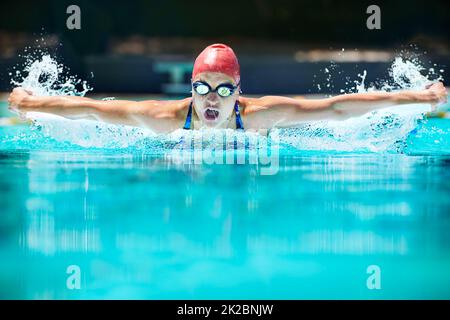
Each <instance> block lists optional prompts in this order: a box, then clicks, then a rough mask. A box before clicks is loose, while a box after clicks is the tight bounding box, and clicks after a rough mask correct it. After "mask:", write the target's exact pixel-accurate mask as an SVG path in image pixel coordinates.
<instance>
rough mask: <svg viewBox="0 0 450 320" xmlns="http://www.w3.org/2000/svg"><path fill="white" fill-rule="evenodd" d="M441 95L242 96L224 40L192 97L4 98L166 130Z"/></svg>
mask: <svg viewBox="0 0 450 320" xmlns="http://www.w3.org/2000/svg"><path fill="white" fill-rule="evenodd" d="M446 99H447V91H446V89H445V87H444V85H443V84H442V83H440V82H438V83H435V84H433V85H431V86H429V87H428V88H427V89H424V90H421V91H398V92H370V93H354V94H345V95H339V96H335V97H331V98H326V99H304V98H289V97H280V96H264V97H260V98H246V97H242V96H240V70H239V63H238V60H237V57H236V55H235V54H234V52H233V50H232V49H231V48H230V47H228V46H226V45H224V44H213V45H210V46H209V47H207V48H206V49H204V50H203V51H202V52H201V53H200V55H199V56H198V57H197V59H196V60H195V64H194V69H193V72H192V97H191V98H186V99H183V100H168V101H157V100H148V101H140V102H136V101H126V100H122V101H121V100H109V101H99V100H93V99H89V98H84V97H75V96H51V97H47V96H45V97H40V96H34V95H33V94H32V92H29V91H27V90H25V89H23V88H15V89H14V90H13V91H12V93H11V94H10V96H9V99H8V101H9V104H10V108H11V109H12V110H17V111H18V112H22V113H26V112H29V111H37V112H47V113H53V114H56V115H60V116H63V117H66V118H69V119H95V120H100V121H104V122H109V123H114V124H124V125H131V126H138V127H144V128H149V129H151V130H153V131H155V132H157V133H167V132H171V131H174V130H176V129H179V128H184V129H201V128H203V127H214V128H233V129H248V130H264V129H270V128H274V127H290V126H295V125H297V124H299V123H301V122H305V121H310V120H322V119H347V118H350V117H356V116H360V115H363V114H365V113H367V112H370V111H373V110H376V109H381V108H384V107H389V106H395V105H401V104H410V103H428V104H431V105H433V106H434V105H436V104H438V103H440V102H445V101H446Z"/></svg>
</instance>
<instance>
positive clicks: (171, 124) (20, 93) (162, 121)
mask: <svg viewBox="0 0 450 320" xmlns="http://www.w3.org/2000/svg"><path fill="white" fill-rule="evenodd" d="M24 92H25V93H24ZM9 103H10V106H11V109H13V110H14V109H18V111H20V112H30V111H35V112H46V113H51V114H56V115H59V116H62V117H65V118H68V119H92V120H100V121H104V122H108V123H113V124H122V125H130V126H137V127H145V128H149V129H152V130H155V131H157V132H169V131H173V130H175V129H177V128H180V124H181V123H182V118H183V116H184V113H185V112H183V111H184V110H186V106H187V105H188V104H189V99H183V100H169V101H158V100H148V101H129V100H107V101H102V100H95V99H90V98H85V97H76V96H51V97H40V96H33V95H32V94H31V93H30V92H28V91H26V90H24V89H22V88H16V89H14V90H13V92H12V93H11V95H10V98H9Z"/></svg>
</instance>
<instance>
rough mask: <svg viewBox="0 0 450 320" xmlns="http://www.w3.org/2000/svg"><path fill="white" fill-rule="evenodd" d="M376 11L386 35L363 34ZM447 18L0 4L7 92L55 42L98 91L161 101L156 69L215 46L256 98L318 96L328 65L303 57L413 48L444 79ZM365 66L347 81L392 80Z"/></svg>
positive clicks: (326, 6)
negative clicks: (12, 74) (19, 67)
mask: <svg viewBox="0 0 450 320" xmlns="http://www.w3.org/2000/svg"><path fill="white" fill-rule="evenodd" d="M71 4H76V5H78V6H80V8H81V24H82V29H81V30H68V29H67V28H66V19H67V17H68V16H69V15H68V14H66V8H67V6H69V5H71ZM370 4H376V5H378V6H380V8H381V19H382V29H381V30H368V29H367V28H366V19H367V17H368V14H366V8H367V7H368V6H369V5H370ZM449 8H450V5H449V2H448V1H444V0H428V1H426V0H418V1H385V0H384V1H357V0H349V1H331V0H314V1H312V0H303V1H292V0H279V1H269V0H249V1H245V0H240V1H235V0H228V1H211V0H210V1H205V0H195V1H181V0H147V1H144V0H129V1H106V0H97V1H87V0H83V1H64V0H63V1H20V0H17V1H2V2H1V3H0V41H1V42H0V50H1V51H0V59H1V61H0V72H1V73H2V77H1V79H0V90H2V89H3V90H9V88H10V85H9V78H8V77H6V76H5V72H6V71H7V70H9V69H10V67H11V66H12V65H14V64H16V63H17V54H19V53H20V52H22V50H23V48H24V47H25V46H26V45H30V44H31V45H32V44H33V41H34V39H35V38H39V37H41V36H49V35H52V36H54V37H56V39H57V41H56V42H57V43H61V44H62V46H59V48H58V52H57V55H58V56H59V58H60V59H62V60H63V61H64V63H65V64H66V65H68V66H70V67H71V68H72V70H74V72H76V73H77V74H79V75H81V76H87V75H89V74H90V73H91V72H94V73H95V78H94V79H92V81H91V82H93V83H94V86H95V88H96V90H97V91H119V92H151V93H164V88H163V87H162V86H161V83H163V82H167V81H169V82H170V81H171V80H170V78H169V76H168V75H167V74H161V73H157V72H156V73H155V72H154V69H155V67H154V64H155V62H159V61H169V62H189V61H192V59H193V58H194V57H195V56H196V55H197V54H198V53H199V52H200V51H201V50H202V48H203V47H204V46H206V45H207V44H209V43H213V42H225V43H227V44H229V45H230V46H232V47H233V48H234V50H235V51H236V53H237V54H238V56H239V58H240V61H241V65H242V72H243V75H242V76H243V82H245V81H244V79H246V80H247V82H246V83H247V88H246V89H247V92H249V93H263V92H272V93H296V92H298V93H306V92H315V90H316V89H315V88H314V86H313V83H312V79H311V78H312V76H313V75H318V76H319V77H320V70H321V69H323V67H324V66H325V65H326V64H327V63H326V61H324V62H322V63H321V62H318V63H317V62H315V63H308V62H305V63H303V62H302V63H299V62H298V61H295V59H294V54H295V52H297V51H299V50H301V51H305V52H307V51H309V50H316V49H321V50H333V49H340V48H346V50H350V49H351V50H354V49H355V48H356V49H358V50H367V49H371V50H373V49H376V50H390V51H399V50H401V49H404V48H409V47H408V45H409V44H414V45H417V46H418V48H419V51H420V52H421V53H424V52H426V55H427V59H428V58H429V59H428V60H430V59H431V60H433V62H438V63H439V64H440V66H442V68H445V70H446V72H447V69H446V68H447V65H448V58H449V31H448V30H450V14H449V11H450V10H449ZM53 46H55V44H53ZM56 47H58V46H57V45H56ZM328 62H329V61H328ZM425 62H426V63H427V62H429V61H425ZM358 65H359V66H360V67H358V66H356V64H355V63H352V64H348V65H346V64H342V65H341V67H342V68H343V70H344V71H345V72H347V73H350V74H349V75H350V76H354V75H355V74H356V73H358V72H359V71H361V69H363V68H366V69H367V68H369V70H373V72H369V75H370V76H373V77H378V76H381V75H382V74H384V73H385V71H386V70H387V65H386V62H382V61H380V63H379V64H373V63H369V64H367V63H366V64H364V63H359V64H358ZM262 70H266V71H262ZM299 77H303V79H299ZM261 78H265V81H263V80H264V79H261ZM269 79H270V81H269ZM188 80H189V75H188V74H186V75H185V81H188ZM243 86H244V88H245V87H246V86H245V84H243ZM330 90H331V91H332V89H330Z"/></svg>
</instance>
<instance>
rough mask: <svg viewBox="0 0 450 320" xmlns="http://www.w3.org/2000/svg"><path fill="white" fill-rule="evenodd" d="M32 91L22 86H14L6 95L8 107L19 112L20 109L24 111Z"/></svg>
mask: <svg viewBox="0 0 450 320" xmlns="http://www.w3.org/2000/svg"><path fill="white" fill-rule="evenodd" d="M32 96H33V93H32V92H31V91H30V90H26V89H24V88H20V87H19V88H14V90H13V91H12V92H11V93H10V95H9V97H8V104H9V107H8V109H9V110H11V111H13V112H15V113H19V112H20V111H26V108H27V105H28V102H29V100H30V99H31V97H32Z"/></svg>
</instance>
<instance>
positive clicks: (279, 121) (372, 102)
mask: <svg viewBox="0 0 450 320" xmlns="http://www.w3.org/2000/svg"><path fill="white" fill-rule="evenodd" d="M446 98H447V92H446V89H445V87H444V86H443V84H442V83H436V84H433V85H432V86H431V87H429V88H427V89H425V90H421V91H398V92H371V93H354V94H345V95H339V96H335V97H330V98H326V99H305V98H289V97H279V96H265V97H261V98H243V106H244V107H245V108H244V116H245V117H246V118H247V122H248V123H249V124H250V126H253V127H258V128H261V127H265V128H271V127H289V126H293V125H295V124H298V123H301V122H305V121H315V120H330V119H332V120H333V119H334V120H344V119H348V118H351V117H357V116H361V115H363V114H366V113H368V112H370V111H374V110H378V109H382V108H386V107H392V106H396V105H403V104H411V103H429V104H432V105H434V104H437V103H439V102H442V101H445V100H446ZM241 104H242V103H241Z"/></svg>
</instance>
